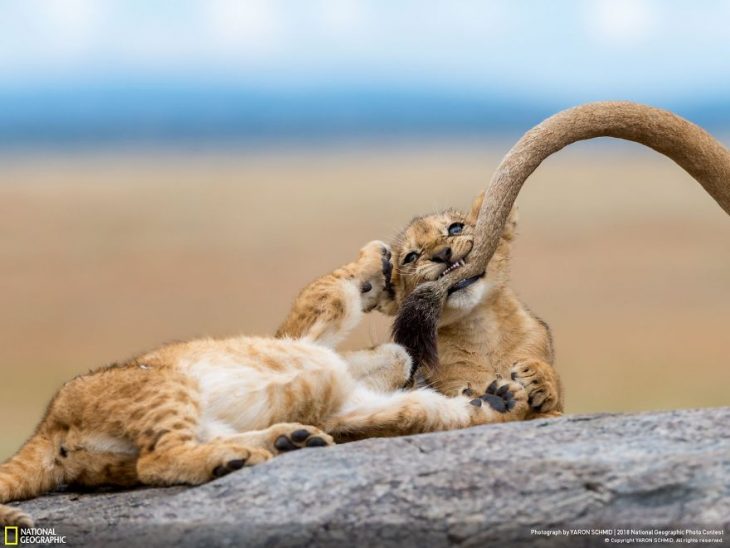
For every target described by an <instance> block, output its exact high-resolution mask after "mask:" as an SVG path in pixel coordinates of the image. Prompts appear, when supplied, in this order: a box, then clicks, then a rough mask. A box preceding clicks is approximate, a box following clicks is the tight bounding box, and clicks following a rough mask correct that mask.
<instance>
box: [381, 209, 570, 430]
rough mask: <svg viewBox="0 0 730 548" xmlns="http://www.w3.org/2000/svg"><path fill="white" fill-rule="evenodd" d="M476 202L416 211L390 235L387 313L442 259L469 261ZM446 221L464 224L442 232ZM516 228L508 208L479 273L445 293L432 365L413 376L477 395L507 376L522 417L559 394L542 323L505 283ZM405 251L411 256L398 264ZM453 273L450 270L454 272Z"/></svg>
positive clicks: (558, 406)
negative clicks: (522, 394) (462, 207)
mask: <svg viewBox="0 0 730 548" xmlns="http://www.w3.org/2000/svg"><path fill="white" fill-rule="evenodd" d="M482 200H483V195H481V196H480V197H479V198H478V199H477V200H476V202H475V203H474V205H473V207H472V211H471V213H470V214H464V213H462V212H459V211H456V210H447V211H444V212H441V213H436V214H433V215H427V216H424V217H417V218H415V219H414V220H412V221H411V223H410V224H409V225H408V226H407V227H406V228H405V229H404V230H403V231H402V232H401V233H400V234H399V235H398V236H397V238H396V239H395V241H394V243H393V262H394V265H395V267H394V275H393V280H392V283H393V287H394V288H395V299H394V301H393V306H391V307H390V308H389V309H388V311H389V312H391V313H394V312H395V311H396V310H397V307H398V306H399V305H400V304H401V303H402V302H403V301H404V299H405V298H406V297H407V296H408V295H410V294H411V293H412V292H413V290H414V289H415V288H416V287H417V286H419V285H420V284H422V283H426V282H432V281H435V280H438V279H439V278H440V276H441V274H442V273H443V272H444V271H445V270H446V269H447V267H448V266H449V264H453V263H457V262H458V261H462V260H463V261H465V263H466V265H468V263H469V260H470V252H471V251H472V248H473V243H474V225H475V223H476V216H477V214H478V212H479V209H480V207H481V202H482ZM453 223H463V224H464V228H463V231H462V232H461V233H460V234H458V235H449V234H448V227H449V226H451V225H452V224H453ZM515 228H516V213H515V212H513V213H512V215H511V216H510V219H509V221H508V222H507V224H506V225H505V228H504V231H503V233H502V237H501V239H500V242H499V245H498V246H497V249H496V252H495V254H494V256H493V257H492V260H491V261H490V262H489V265H488V267H487V271H486V275H485V276H484V277H483V278H482V279H481V280H479V281H478V282H476V283H475V284H473V285H471V286H470V287H468V288H465V289H462V290H460V291H457V292H455V293H453V294H452V295H451V296H450V297H449V298H448V299H447V301H446V304H445V305H444V307H443V311H442V313H441V318H440V321H439V326H438V331H437V336H438V361H439V363H438V366H437V367H435V368H430V369H429V368H426V369H423V370H421V371H420V375H421V376H422V378H423V381H424V382H425V383H426V384H427V385H428V386H432V387H433V388H435V389H436V390H438V391H439V392H441V393H443V394H446V395H448V396H456V395H459V394H463V393H466V394H471V393H482V392H483V391H484V389H485V388H486V386H487V385H488V384H489V383H491V382H492V381H493V380H494V379H498V378H512V379H515V380H518V381H519V382H521V383H522V384H523V385H524V386H525V387H526V388H527V392H528V396H529V399H530V405H531V407H532V410H531V412H530V413H529V415H528V418H536V417H546V416H558V415H559V414H560V413H561V412H562V410H563V392H562V387H561V383H560V379H559V376H558V374H557V372H556V371H555V369H554V368H553V359H554V356H553V348H552V340H551V337H550V332H549V329H548V326H547V325H546V324H545V323H544V322H542V320H540V319H538V318H537V317H536V316H535V315H534V314H532V313H531V312H530V311H529V310H528V309H527V308H526V307H525V306H524V305H523V304H522V303H521V302H520V300H519V299H518V298H517V297H516V295H515V294H514V292H513V291H512V290H511V289H510V288H509V286H508V280H509V264H510V251H511V242H512V240H513V238H514V235H515ZM447 248H448V249H450V250H451V255H450V259H449V261H448V262H447V263H444V262H443V261H442V260H439V259H438V257H439V256H440V255H439V254H443V250H444V249H447ZM412 252H416V253H418V258H417V259H416V260H414V261H412V262H409V263H406V264H404V259H405V258H406V256H407V255H408V254H409V253H412ZM435 257H436V261H434V258H435ZM462 268H466V266H464V267H462ZM458 272H459V269H458V268H457V269H456V270H455V273H454V275H458Z"/></svg>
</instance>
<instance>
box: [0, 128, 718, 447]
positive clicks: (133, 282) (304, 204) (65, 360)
mask: <svg viewBox="0 0 730 548" xmlns="http://www.w3.org/2000/svg"><path fill="white" fill-rule="evenodd" d="M506 148H507V147H506V146H500V145H495V144H489V143H482V144H478V143H474V142H471V143H446V144H436V143H431V144H428V145H423V146H416V145H413V146H410V147H392V148H387V147H383V148H380V149H378V148H373V147H368V148H364V149H361V150H358V149H355V148H351V149H347V148H341V149H338V150H335V151H330V150H311V151H300V152H283V151H279V152H273V151H272V152H259V153H255V154H254V153H252V152H241V153H236V152H233V151H230V152H225V153H223V152H221V153H190V154H174V153H136V154H135V153H118V154H96V155H92V154H84V153H74V154H69V155H64V156H61V155H57V156H53V155H51V156H45V157H44V158H43V159H41V158H40V157H39V156H19V157H10V156H6V157H3V158H1V159H0V160H1V161H0V232H1V233H2V234H3V238H2V239H1V240H0V269H1V271H0V308H1V310H2V314H0V368H1V371H2V377H1V378H2V381H1V382H0V385H1V386H2V398H1V399H0V424H1V425H2V426H1V428H2V436H0V458H4V457H6V456H8V455H9V454H10V453H11V452H12V451H14V450H15V449H17V447H18V446H19V445H20V444H21V443H22V441H23V440H24V439H25V438H26V437H27V436H28V435H29V434H30V433H31V431H32V429H33V427H34V425H35V423H36V422H37V421H38V419H39V418H40V417H41V415H42V412H43V410H44V408H45V405H46V403H47V401H48V400H49V399H50V398H51V396H52V394H53V392H54V391H55V390H56V389H57V388H58V387H59V386H60V385H61V383H62V382H63V381H64V380H66V379H68V378H70V377H71V376H73V375H75V374H78V373H81V372H85V371H87V370H88V369H90V368H93V367H96V366H99V365H102V364H106V363H109V362H113V361H116V360H122V359H125V358H127V357H130V356H131V355H134V354H136V353H138V352H140V351H143V350H146V349H150V348H152V347H154V346H156V345H158V344H160V343H162V342H165V341H171V340H177V339H185V338H189V337H195V336H199V335H212V336H227V335H233V334H238V333H246V334H270V333H272V332H273V331H274V329H275V328H276V326H277V323H278V322H279V321H280V320H281V319H282V318H283V317H284V315H285V313H286V311H287V307H288V306H289V304H290V302H291V301H292V299H293V297H294V296H295V294H296V293H297V291H298V290H299V289H300V288H301V287H302V286H303V285H304V284H305V283H306V282H308V281H309V280H311V279H313V278H315V277H317V276H318V275H320V274H322V273H325V272H327V271H328V270H331V269H333V268H334V267H336V266H338V265H340V264H342V263H344V262H346V261H348V260H350V259H351V258H353V257H354V256H355V255H356V253H357V250H358V249H359V247H360V246H361V245H362V244H364V243H365V242H367V241H368V240H371V239H375V238H378V239H388V238H389V237H390V236H392V235H394V234H395V232H396V231H397V230H398V229H399V228H400V227H402V225H403V224H404V223H405V222H407V221H408V220H409V219H410V218H411V217H412V216H413V215H415V214H419V213H424V212H429V211H432V210H436V209H440V208H444V207H448V206H457V207H466V206H467V205H468V204H469V202H470V200H471V199H472V197H473V196H474V195H475V194H476V193H477V192H478V191H479V190H480V189H481V188H482V187H484V186H485V185H486V182H487V181H488V179H489V175H490V174H491V172H492V170H493V169H494V167H495V166H496V165H497V163H498V161H499V158H500V157H501V155H502V154H503V152H504V151H505V150H506ZM518 203H519V205H520V211H521V218H520V230H519V233H520V234H519V237H518V240H517V242H516V247H515V258H514V265H513V280H514V282H513V286H514V287H515V288H516V289H517V291H518V293H519V294H520V295H521V296H522V298H523V299H524V301H525V302H526V303H527V304H528V305H529V306H530V307H531V308H532V309H533V310H534V311H535V312H537V313H538V314H539V315H541V316H542V317H543V318H544V319H545V320H546V321H548V323H549V324H550V325H551V326H552V328H553V332H554V336H555V341H556V347H557V367H558V368H559V370H560V372H561V374H562V377H563V379H564V382H565V385H566V390H567V405H568V411H569V412H570V413H578V412H593V411H630V410H648V409H671V408H681V407H701V406H717V405H728V404H730V396H729V395H728V391H727V387H728V386H730V363H729V362H730V345H728V337H729V336H730V331H729V330H728V326H729V325H730V219H728V218H727V216H726V215H725V214H724V213H723V212H722V210H721V209H720V208H719V207H718V206H717V205H716V204H715V203H714V202H713V201H712V200H711V199H710V198H709V197H708V196H707V195H705V193H704V192H703V191H702V189H701V188H700V186H699V185H697V184H696V183H695V182H694V181H692V180H691V179H690V177H689V176H688V175H686V174H685V173H684V172H682V171H681V170H680V169H679V168H678V167H676V166H675V165H674V164H672V163H671V162H670V161H669V160H667V159H665V158H662V157H660V156H658V155H657V154H655V153H653V152H651V151H648V150H645V149H642V148H640V147H638V145H637V146H624V145H605V144H604V145H598V144H596V143H591V144H584V145H578V146H574V147H572V148H570V149H569V150H566V151H563V152H561V153H560V154H559V155H557V156H556V157H554V158H551V159H550V160H548V161H547V162H546V164H545V165H544V166H542V167H541V168H540V169H539V170H538V172H537V173H536V174H535V175H533V177H532V178H531V179H530V181H528V183H527V185H526V187H525V190H524V192H523V193H522V195H521V197H520V200H519V202H518ZM387 334H388V323H387V320H385V319H384V318H382V317H377V316H375V315H373V316H372V317H369V318H368V319H367V320H366V322H365V323H364V324H363V325H362V326H361V327H360V328H359V329H358V330H357V332H356V333H355V334H354V335H353V337H351V339H350V341H349V342H348V346H360V345H369V344H371V343H372V342H378V341H384V340H385V339H386V338H387Z"/></svg>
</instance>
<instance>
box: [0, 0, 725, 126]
mask: <svg viewBox="0 0 730 548" xmlns="http://www.w3.org/2000/svg"><path fill="white" fill-rule="evenodd" d="M729 28H730V1H720V0H694V1H690V0H686V1H678V0H582V1H577V0H575V1H569V0H550V1H547V0H544V1H541V0H493V1H489V0H485V1H480V2H476V1H472V0H454V1H446V0H443V1H433V0H359V1H358V0H199V1H194V0H158V1H153V0H0V95H2V96H3V97H5V98H7V97H11V98H12V97H15V98H16V99H18V98H20V100H19V101H16V102H15V103H8V104H12V105H14V106H13V108H14V109H15V110H16V111H17V112H21V111H22V109H23V108H28V109H29V110H36V107H38V106H40V107H43V106H44V104H50V103H48V100H47V97H48V94H52V93H54V92H55V90H59V89H60V90H65V91H66V92H68V90H71V93H70V94H67V95H64V96H59V97H61V98H63V97H67V98H68V100H69V101H72V100H73V90H84V91H85V93H87V96H88V93H91V92H93V91H94V90H101V91H98V93H97V96H98V97H96V99H95V100H97V103H98V105H100V106H99V109H100V110H99V111H98V112H96V111H95V112H93V113H91V114H88V117H93V116H97V115H98V116H103V115H104V113H103V112H102V111H103V107H104V100H103V99H104V97H105V96H104V93H105V92H104V90H108V89H114V90H116V91H115V92H116V93H121V92H120V91H119V90H120V89H121V90H124V89H127V88H129V89H134V90H136V91H135V92H134V93H136V95H134V101H136V102H137V103H139V102H140V101H144V97H145V96H146V95H145V94H148V95H150V96H152V95H155V96H156V97H157V100H158V101H160V102H164V101H163V100H162V99H160V97H161V96H164V95H165V93H167V94H168V95H174V94H175V93H177V92H178V91H186V90H195V89H200V88H207V87H212V88H216V89H221V88H231V89H249V90H250V89H253V90H257V91H261V90H263V91H264V92H266V91H272V92H273V93H274V94H275V93H276V92H282V91H283V92H285V93H288V94H290V95H292V96H295V95H296V94H301V95H302V96H307V94H309V97H311V96H312V95H316V94H317V93H321V92H322V90H333V89H334V90H337V89H345V90H350V91H352V90H355V91H356V92H358V93H360V92H361V91H362V90H377V91H378V92H379V93H381V92H385V93H395V94H397V93H400V92H403V91H405V93H406V95H407V94H408V93H411V94H413V93H414V91H415V92H417V93H420V92H423V93H424V94H426V95H430V96H433V95H434V94H436V95H438V94H439V93H442V94H446V95H448V96H449V97H450V98H451V99H452V100H453V99H454V98H455V97H457V98H458V97H459V96H464V97H469V98H474V97H485V98H495V99H502V100H504V101H515V102H521V103H522V104H541V105H549V107H546V108H549V109H552V108H553V107H554V106H555V105H557V106H558V107H559V108H562V107H563V106H568V105H571V104H575V103H579V102H585V101H590V100H598V99H631V100H637V101H643V102H649V103H653V104H657V105H659V106H665V107H668V108H679V109H680V113H681V112H682V110H681V105H686V104H694V105H697V104H710V105H722V106H723V109H724V110H725V111H727V112H730V31H729V30H728V29H729ZM89 90H91V91H89ZM358 90H359V91H358ZM29 91H30V92H32V93H40V95H38V99H37V100H36V102H35V103H34V102H33V100H30V99H28V97H34V96H33V95H32V94H31V95H28V92H29ZM43 93H46V94H47V95H46V96H44V95H43ZM44 97H46V98H44ZM56 99H58V98H56ZM188 99H189V100H188ZM188 99H186V101H187V102H185V101H183V103H184V104H183V105H182V106H181V109H187V110H188V111H192V110H193V109H192V107H191V105H192V104H193V103H194V102H195V100H196V99H194V98H192V99H190V98H188ZM84 100H85V99H84ZM43 101H45V103H44V104H41V102H43ZM58 101H60V99H58ZM200 101H204V100H203V99H202V98H201V99H200ZM208 102H209V103H210V102H211V101H210V100H209V101H208ZM353 104H354V103H353ZM193 106H194V105H193ZM73 108H78V106H74V107H73ZM155 108H156V107H155V106H154V104H153V103H150V105H149V106H148V108H147V111H149V110H150V109H152V110H154V109H155ZM343 108H344V107H343ZM353 108H354V107H353ZM424 108H426V107H424ZM428 108H431V110H433V108H432V107H428ZM713 108H715V107H710V111H709V112H710V115H709V116H707V118H709V119H712V118H713V117H712V115H711V114H712V109H713ZM53 109H54V111H56V110H58V111H59V112H61V113H63V112H64V107H63V106H60V102H59V103H58V105H56V104H54V106H53ZM393 109H396V107H393ZM66 110H68V109H66ZM516 110H519V109H516ZM706 111H707V109H706ZM73 112H75V111H74V110H73V109H72V110H68V116H67V118H72V117H73V116H74V114H73ZM19 116H20V115H19ZM414 116H415V115H414ZM725 119H730V117H729V116H728V115H726V116H725ZM2 121H3V118H2V115H1V114H0V126H1V125H2ZM16 122H17V120H16ZM14 123H15V122H14ZM18 123H20V122H18ZM723 123H724V122H723ZM0 129H2V128H1V127H0Z"/></svg>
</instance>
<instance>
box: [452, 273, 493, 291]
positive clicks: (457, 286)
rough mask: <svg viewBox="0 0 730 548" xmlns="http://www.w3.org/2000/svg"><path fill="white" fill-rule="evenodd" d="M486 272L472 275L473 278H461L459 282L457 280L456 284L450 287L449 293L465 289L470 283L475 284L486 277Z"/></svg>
mask: <svg viewBox="0 0 730 548" xmlns="http://www.w3.org/2000/svg"><path fill="white" fill-rule="evenodd" d="M484 274H485V273H484V272H482V273H481V274H477V275H476V276H472V277H471V278H467V279H466V280H461V281H459V282H456V283H455V284H454V285H452V286H451V287H450V288H449V292H448V294H449V295H451V294H452V293H456V292H457V291H459V290H460V289H465V288H467V287H469V286H470V285H472V284H475V283H476V282H478V281H479V280H481V279H482V278H483V277H484Z"/></svg>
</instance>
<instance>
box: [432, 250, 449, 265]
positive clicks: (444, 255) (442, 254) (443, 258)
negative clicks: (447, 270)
mask: <svg viewBox="0 0 730 548" xmlns="http://www.w3.org/2000/svg"><path fill="white" fill-rule="evenodd" d="M431 260H432V261H433V262H435V263H450V262H451V248H450V247H444V248H441V249H439V250H438V251H437V252H436V253H434V254H433V255H431Z"/></svg>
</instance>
